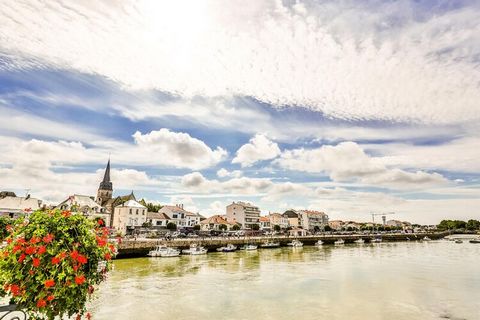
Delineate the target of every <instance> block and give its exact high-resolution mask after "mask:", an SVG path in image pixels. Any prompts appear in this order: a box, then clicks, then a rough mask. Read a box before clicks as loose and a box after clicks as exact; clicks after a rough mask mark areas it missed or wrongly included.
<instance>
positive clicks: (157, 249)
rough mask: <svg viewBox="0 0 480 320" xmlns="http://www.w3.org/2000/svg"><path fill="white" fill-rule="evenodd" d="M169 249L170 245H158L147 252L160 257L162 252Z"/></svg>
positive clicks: (149, 254)
mask: <svg viewBox="0 0 480 320" xmlns="http://www.w3.org/2000/svg"><path fill="white" fill-rule="evenodd" d="M167 250H168V247H167V246H166V245H164V244H161V245H158V246H156V247H155V249H153V250H150V252H149V253H148V254H147V256H149V257H160V256H161V253H162V252H165V251H167Z"/></svg>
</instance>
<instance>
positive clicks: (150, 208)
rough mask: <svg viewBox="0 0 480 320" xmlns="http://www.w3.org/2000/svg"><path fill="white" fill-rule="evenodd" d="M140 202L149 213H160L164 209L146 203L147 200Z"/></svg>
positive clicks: (157, 205)
mask: <svg viewBox="0 0 480 320" xmlns="http://www.w3.org/2000/svg"><path fill="white" fill-rule="evenodd" d="M139 202H140V204H141V205H143V206H145V207H147V210H148V211H149V212H158V211H159V210H160V209H162V205H159V204H153V203H151V202H146V201H145V199H142V200H140V201H139Z"/></svg>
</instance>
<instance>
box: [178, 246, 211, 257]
mask: <svg viewBox="0 0 480 320" xmlns="http://www.w3.org/2000/svg"><path fill="white" fill-rule="evenodd" d="M207 251H208V250H207V249H205V248H204V247H199V246H197V245H196V244H195V243H194V244H191V245H190V248H189V249H184V250H182V253H183V254H190V255H200V254H206V253H207Z"/></svg>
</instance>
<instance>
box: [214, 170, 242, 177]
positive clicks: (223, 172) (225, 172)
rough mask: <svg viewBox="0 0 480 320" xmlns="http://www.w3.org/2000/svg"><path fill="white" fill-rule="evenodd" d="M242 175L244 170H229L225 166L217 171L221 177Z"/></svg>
mask: <svg viewBox="0 0 480 320" xmlns="http://www.w3.org/2000/svg"><path fill="white" fill-rule="evenodd" d="M242 175H243V172H242V171H240V170H233V171H228V170H227V169H225V168H221V169H219V170H218V171H217V176H218V177H219V178H226V177H233V178H240V177H241V176H242Z"/></svg>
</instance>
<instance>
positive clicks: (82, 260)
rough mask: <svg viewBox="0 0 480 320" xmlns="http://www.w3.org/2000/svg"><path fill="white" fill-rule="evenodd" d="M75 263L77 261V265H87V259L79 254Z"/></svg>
mask: <svg viewBox="0 0 480 320" xmlns="http://www.w3.org/2000/svg"><path fill="white" fill-rule="evenodd" d="M77 261H78V263H81V264H85V263H87V261H88V259H87V257H85V256H82V255H81V254H79V255H78V257H77Z"/></svg>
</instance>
